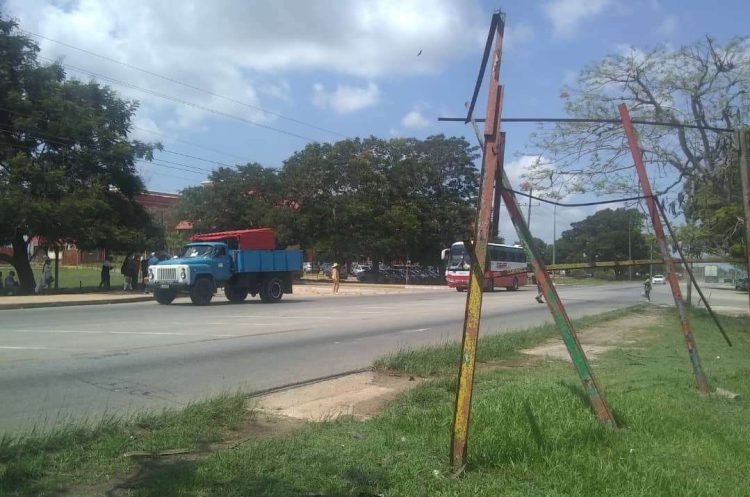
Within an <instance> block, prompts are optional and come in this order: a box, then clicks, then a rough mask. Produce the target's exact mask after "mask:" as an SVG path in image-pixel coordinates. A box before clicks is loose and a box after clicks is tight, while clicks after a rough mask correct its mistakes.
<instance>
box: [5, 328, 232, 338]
mask: <svg viewBox="0 0 750 497" xmlns="http://www.w3.org/2000/svg"><path fill="white" fill-rule="evenodd" d="M3 333H48V334H50V333H51V334H55V333H59V334H65V333H82V334H86V335H159V336H194V337H204V336H212V337H222V338H229V337H236V336H241V335H214V334H203V333H202V334H198V333H179V332H170V331H99V330H3Z"/></svg>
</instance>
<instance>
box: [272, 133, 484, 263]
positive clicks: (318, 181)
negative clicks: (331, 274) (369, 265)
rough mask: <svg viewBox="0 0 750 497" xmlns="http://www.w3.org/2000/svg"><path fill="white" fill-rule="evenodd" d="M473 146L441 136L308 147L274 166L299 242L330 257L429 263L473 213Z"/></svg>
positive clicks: (458, 236)
mask: <svg viewBox="0 0 750 497" xmlns="http://www.w3.org/2000/svg"><path fill="white" fill-rule="evenodd" d="M476 151H477V149H476V147H472V146H470V145H469V144H468V143H467V142H466V140H464V139H462V138H446V137H444V136H443V135H437V136H431V137H428V138H427V139H425V140H416V139H411V138H410V139H394V140H389V141H385V140H381V139H377V138H374V137H370V138H366V139H356V140H344V141H341V142H338V143H336V144H333V145H328V144H311V145H308V146H307V147H305V149H303V150H302V151H300V152H297V153H295V154H294V155H293V156H292V157H290V158H289V159H288V160H287V161H285V163H284V166H283V168H282V171H281V176H282V178H283V181H284V187H285V188H286V191H287V195H288V197H289V198H291V199H294V200H295V201H296V202H297V203H298V205H299V212H298V215H299V216H300V218H301V223H300V227H301V228H300V230H299V231H298V236H299V239H300V241H301V242H302V243H303V245H304V246H306V247H310V248H315V249H316V251H317V252H318V253H322V254H327V255H329V256H332V257H334V258H344V259H346V258H356V257H362V256H364V257H370V258H372V259H373V260H376V261H377V260H382V258H389V259H401V260H406V259H408V258H411V259H412V260H420V261H422V262H426V263H430V262H435V263H437V261H438V259H439V253H440V249H441V248H444V247H448V246H450V244H451V243H453V242H455V241H456V240H459V239H462V238H463V237H464V235H465V233H466V231H467V228H468V226H469V225H470V222H471V219H472V217H473V207H472V203H473V202H474V200H475V198H476V194H477V188H478V174H477V171H476V168H475V166H474V160H476V158H477V153H476Z"/></svg>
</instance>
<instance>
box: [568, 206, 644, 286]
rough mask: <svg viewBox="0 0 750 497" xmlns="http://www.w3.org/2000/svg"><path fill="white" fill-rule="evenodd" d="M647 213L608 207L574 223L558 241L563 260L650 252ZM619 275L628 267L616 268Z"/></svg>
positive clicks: (620, 257)
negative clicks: (644, 229)
mask: <svg viewBox="0 0 750 497" xmlns="http://www.w3.org/2000/svg"><path fill="white" fill-rule="evenodd" d="M644 219H645V216H644V215H643V214H642V213H641V212H639V211H638V210H637V209H623V208H620V209H616V210H612V209H604V210H601V211H598V212H596V213H595V214H593V215H591V216H589V217H587V218H586V219H584V220H583V221H579V222H577V223H571V228H570V229H569V230H566V231H564V232H563V234H562V236H561V237H560V239H559V240H558V241H557V242H556V247H555V249H556V252H557V259H558V261H561V262H596V261H618V260H627V259H629V258H630V257H631V256H632V258H633V259H641V258H644V257H646V256H647V255H648V246H647V244H646V239H645V237H644V235H643V233H641V226H642V224H643V221H644ZM615 273H616V274H617V275H618V276H622V275H624V274H627V268H622V267H620V268H616V269H615Z"/></svg>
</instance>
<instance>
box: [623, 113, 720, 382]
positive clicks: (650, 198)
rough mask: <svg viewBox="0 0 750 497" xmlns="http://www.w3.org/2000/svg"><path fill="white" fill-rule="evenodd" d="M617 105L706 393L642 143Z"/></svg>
mask: <svg viewBox="0 0 750 497" xmlns="http://www.w3.org/2000/svg"><path fill="white" fill-rule="evenodd" d="M617 109H618V110H619V111H620V118H621V119H622V127H623V128H625V136H626V137H627V140H628V145H629V146H630V153H631V154H632V156H633V162H634V163H635V170H636V172H637V173H638V181H639V182H640V183H641V188H642V189H643V194H644V196H645V197H646V205H647V206H648V213H649V216H650V217H651V223H652V225H653V227H654V236H656V241H657V242H658V244H659V250H660V252H661V257H662V259H663V260H664V266H665V268H666V270H667V279H668V280H669V286H670V287H671V289H672V297H673V298H674V303H675V306H677V312H678V313H679V315H680V322H681V324H682V334H683V336H684V338H685V345H686V346H687V349H688V355H689V356H690V363H691V364H692V366H693V374H694V375H695V383H696V386H697V387H698V391H699V392H700V393H702V394H707V393H708V392H709V387H708V381H707V380H706V375H705V374H704V373H703V366H702V365H701V360H700V357H699V356H698V346H697V345H696V343H695V337H694V336H693V331H692V330H691V329H690V320H689V318H688V310H687V306H686V305H685V301H684V300H683V298H682V291H681V290H680V282H679V281H678V280H677V269H676V267H675V264H674V259H672V255H671V254H670V252H669V246H668V245H667V238H666V236H665V235H664V227H663V225H662V222H661V218H660V217H659V210H658V209H657V207H656V201H655V200H654V194H653V192H652V191H651V183H649V179H648V173H647V172H646V166H644V165H643V157H642V152H641V147H640V145H639V144H638V138H637V137H636V134H635V128H633V122H632V120H631V119H630V112H628V107H627V106H626V105H625V104H624V103H623V104H620V105H618V106H617ZM652 276H653V275H652ZM688 284H692V282H689V283H688Z"/></svg>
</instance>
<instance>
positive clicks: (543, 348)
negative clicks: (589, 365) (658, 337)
mask: <svg viewBox="0 0 750 497" xmlns="http://www.w3.org/2000/svg"><path fill="white" fill-rule="evenodd" d="M660 316H661V314H660V312H659V310H658V309H652V308H648V309H646V310H644V311H643V312H642V313H640V314H631V315H630V316H628V317H625V318H620V319H614V320H612V321H607V322H606V323H604V324H602V325H600V326H591V327H587V328H583V329H581V330H576V331H577V332H578V339H579V340H580V342H581V346H583V350H584V352H585V353H586V357H588V359H589V360H595V359H597V358H598V357H599V356H600V355H602V354H604V353H606V352H608V351H610V350H613V349H616V348H628V347H631V346H632V345H633V344H635V343H636V342H637V341H638V338H639V337H641V336H642V335H643V334H644V333H646V331H647V330H648V329H649V328H650V327H651V326H653V325H655V324H657V323H658V322H659V319H660ZM521 352H522V353H524V354H528V355H530V356H535V357H540V358H549V359H559V360H563V361H568V362H570V355H569V354H568V349H567V348H566V347H565V344H564V343H563V341H562V338H552V339H550V340H547V341H545V342H543V343H541V344H539V345H537V346H536V347H533V348H530V349H525V350H522V351H521Z"/></svg>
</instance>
